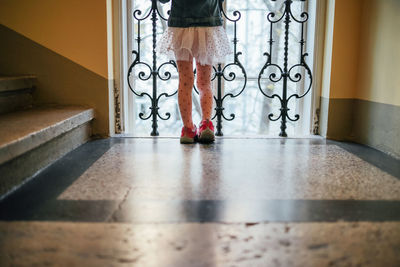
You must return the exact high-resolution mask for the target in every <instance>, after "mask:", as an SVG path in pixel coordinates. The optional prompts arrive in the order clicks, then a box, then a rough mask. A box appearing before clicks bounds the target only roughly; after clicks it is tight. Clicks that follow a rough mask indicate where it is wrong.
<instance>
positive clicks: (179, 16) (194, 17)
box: [159, 0, 224, 28]
mask: <svg viewBox="0 0 400 267" xmlns="http://www.w3.org/2000/svg"><path fill="white" fill-rule="evenodd" d="M159 1H160V2H161V3H167V2H169V1H170V0H159ZM223 1H224V0H172V4H171V13H170V15H169V18H168V27H181V28H186V27H213V26H221V25H222V17H221V5H222V2H223Z"/></svg>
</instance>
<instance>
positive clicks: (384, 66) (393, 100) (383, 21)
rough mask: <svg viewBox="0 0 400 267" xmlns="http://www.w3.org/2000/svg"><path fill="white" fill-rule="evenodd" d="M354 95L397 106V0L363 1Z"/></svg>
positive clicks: (399, 9) (399, 13)
mask: <svg viewBox="0 0 400 267" xmlns="http://www.w3.org/2000/svg"><path fill="white" fill-rule="evenodd" d="M361 21H362V31H361V46H360V55H359V59H360V64H359V67H360V72H359V77H358V82H359V87H358V90H357V92H356V95H355V97H356V98H358V99H364V100H369V101H374V102H379V103H385V104H391V105H397V106H400V1H399V0H362V18H361Z"/></svg>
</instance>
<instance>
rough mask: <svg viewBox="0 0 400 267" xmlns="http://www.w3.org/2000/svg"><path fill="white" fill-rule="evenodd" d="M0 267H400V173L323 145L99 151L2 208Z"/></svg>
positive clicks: (96, 144) (120, 146)
mask: <svg viewBox="0 0 400 267" xmlns="http://www.w3.org/2000/svg"><path fill="white" fill-rule="evenodd" d="M0 266H400V161H399V160H398V159H394V158H391V157H389V156H388V155H385V154H383V153H381V152H379V151H376V150H373V149H371V148H368V147H365V146H361V145H357V144H353V143H341V142H335V141H330V140H325V139H322V138H317V137H316V138H303V139H290V138H286V139H285V138H270V139H263V138H254V139H251V138H250V139H227V138H218V139H217V140H216V142H215V143H214V144H209V145H203V144H193V145H181V144H179V139H176V138H108V139H101V140H93V141H90V142H88V143H86V144H84V145H82V146H81V147H79V148H77V149H75V150H74V151H72V152H70V153H68V154H67V155H66V156H64V157H63V158H62V159H60V160H59V161H57V162H55V163H54V164H52V165H51V166H50V167H48V168H46V169H44V170H43V171H41V172H40V173H38V174H37V175H36V176H35V177H33V179H31V180H30V181H29V182H27V183H26V184H24V185H23V186H22V187H20V188H19V189H18V190H16V191H15V192H14V193H13V194H10V195H9V196H8V197H6V198H4V199H3V200H2V201H0Z"/></svg>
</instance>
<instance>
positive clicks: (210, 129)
mask: <svg viewBox="0 0 400 267" xmlns="http://www.w3.org/2000/svg"><path fill="white" fill-rule="evenodd" d="M197 135H198V138H199V142H201V143H212V142H214V140H215V135H214V125H213V123H212V122H211V121H210V120H203V121H202V122H201V123H200V125H199V130H198V133H197Z"/></svg>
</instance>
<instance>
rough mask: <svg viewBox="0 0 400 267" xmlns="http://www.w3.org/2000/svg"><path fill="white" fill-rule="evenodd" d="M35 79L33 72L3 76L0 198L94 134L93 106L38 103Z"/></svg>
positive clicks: (0, 89) (0, 82)
mask: <svg viewBox="0 0 400 267" xmlns="http://www.w3.org/2000/svg"><path fill="white" fill-rule="evenodd" d="M35 83H36V78H35V77H34V76H17V77H9V76H6V77H4V76H0V199H2V198H4V197H6V196H7V195H8V194H10V193H11V192H13V191H14V190H15V189H17V188H18V187H19V186H20V185H22V184H23V183H24V182H26V181H28V180H29V178H32V177H33V176H35V174H36V173H38V172H40V171H41V170H42V169H43V168H45V167H46V166H48V165H50V164H51V163H52V162H54V161H56V160H57V159H59V158H60V157H62V156H63V155H65V154H66V153H68V152H69V151H71V150H73V149H75V148H76V147H78V146H80V145H81V144H83V143H85V142H87V141H88V140H89V139H90V136H91V121H92V120H93V119H94V110H93V109H92V108H90V107H86V106H77V105H57V104H47V105H40V106H35V105H34V104H33V97H32V94H33V92H34V90H35ZM54 179H57V177H54Z"/></svg>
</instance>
